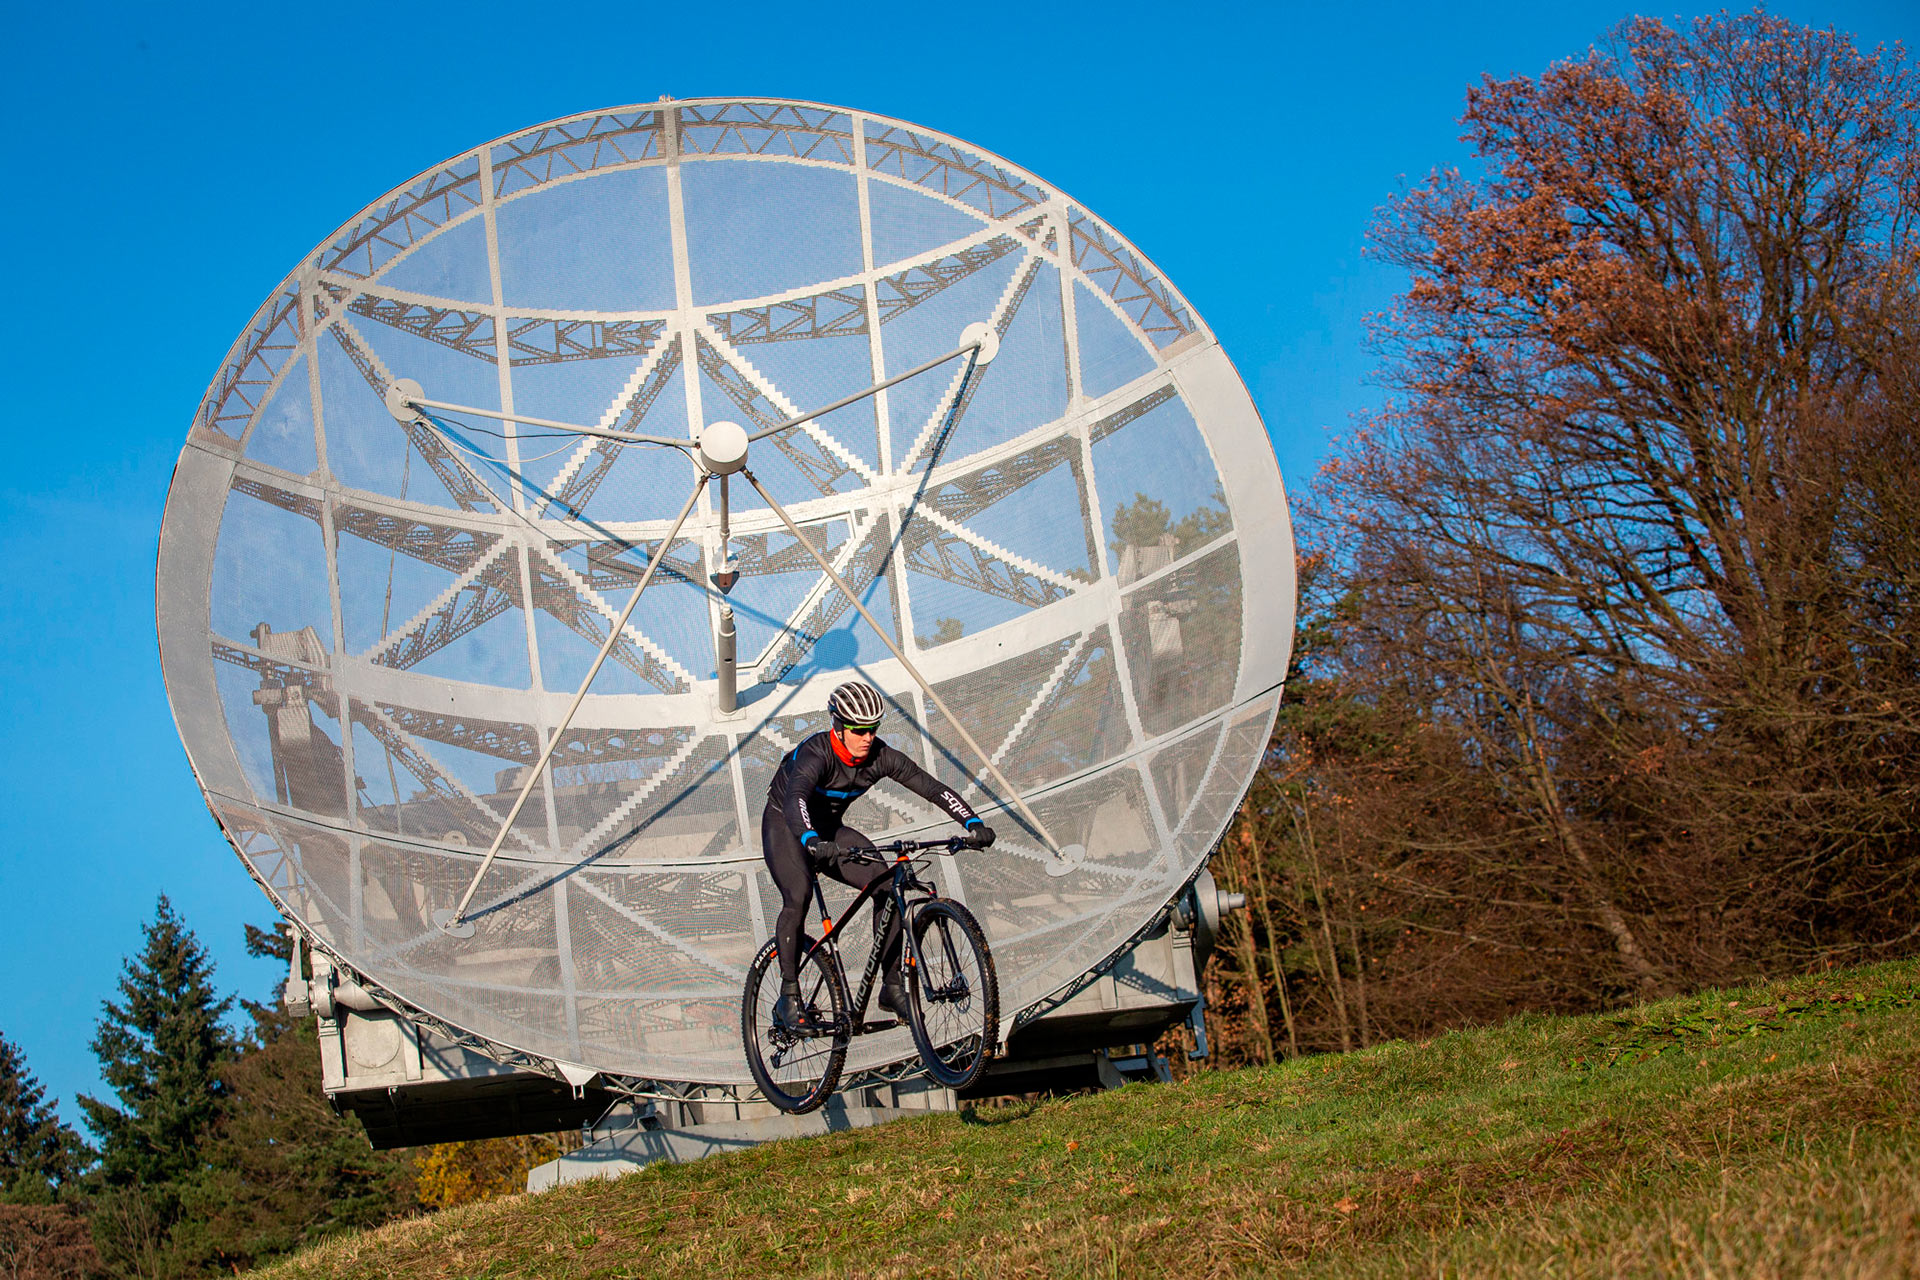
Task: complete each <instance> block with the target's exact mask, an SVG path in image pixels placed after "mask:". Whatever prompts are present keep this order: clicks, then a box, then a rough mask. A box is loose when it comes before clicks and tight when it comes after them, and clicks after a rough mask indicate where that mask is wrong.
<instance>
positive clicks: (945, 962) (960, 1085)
mask: <svg viewBox="0 0 1920 1280" xmlns="http://www.w3.org/2000/svg"><path fill="white" fill-rule="evenodd" d="M913 937H914V944H915V945H914V952H915V954H916V955H917V956H918V957H919V961H918V963H916V964H915V965H914V966H913V967H912V969H911V972H910V974H909V976H908V980H907V1010H908V1015H909V1016H908V1019H907V1020H908V1023H909V1025H910V1026H911V1027H912V1029H913V1047H914V1048H915V1049H918V1050H919V1051H920V1059H921V1061H922V1062H924V1063H925V1064H926V1068H927V1074H928V1075H930V1076H932V1077H933V1078H934V1079H935V1080H936V1081H938V1082H939V1083H940V1084H943V1085H945V1086H946V1087H947V1088H949V1089H964V1088H966V1087H967V1086H968V1085H971V1084H972V1083H973V1082H974V1081H976V1080H978V1079H979V1078H980V1074H981V1072H983V1071H985V1070H986V1069H987V1061H988V1059H990V1058H991V1057H993V1052H994V1050H995V1048H996V1047H998V1045H999V1043H1000V982H999V978H998V977H997V976H996V975H995V973H994V969H993V953H992V952H991V951H989V950H988V949H987V935H986V931H985V930H983V929H982V928H981V927H980V922H979V921H978V920H975V919H974V918H973V913H972V912H971V911H968V910H967V909H966V908H965V907H963V906H961V905H960V904H959V903H957V902H953V901H951V900H949V899H946V898H937V899H935V900H933V901H931V902H926V903H922V904H921V905H920V906H919V907H918V909H917V910H915V912H914V914H913Z"/></svg>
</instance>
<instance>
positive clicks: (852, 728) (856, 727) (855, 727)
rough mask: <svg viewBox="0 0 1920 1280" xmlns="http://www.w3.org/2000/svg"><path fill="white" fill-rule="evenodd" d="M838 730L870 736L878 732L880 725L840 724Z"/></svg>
mask: <svg viewBox="0 0 1920 1280" xmlns="http://www.w3.org/2000/svg"><path fill="white" fill-rule="evenodd" d="M840 731H841V732H842V733H851V734H854V735H855V736H857V737H861V738H871V737H872V736H873V735H874V734H876V733H878V732H880V726H879V725H877V724H848V725H842V726H840Z"/></svg>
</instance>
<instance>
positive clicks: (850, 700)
mask: <svg viewBox="0 0 1920 1280" xmlns="http://www.w3.org/2000/svg"><path fill="white" fill-rule="evenodd" d="M827 710H829V711H831V712H832V713H833V721H834V723H835V724H836V725H843V724H857V725H870V724H871V725H877V724H879V723H880V721H881V720H882V719H883V718H885V716H886V714H887V704H886V703H885V702H883V701H881V699H880V691H879V690H878V689H875V688H874V687H873V686H872V685H870V684H862V683H861V682H860V681H858V680H849V681H847V682H846V683H845V684H843V685H841V686H840V687H839V688H838V689H835V690H834V691H833V693H832V695H831V696H830V697H828V699H827Z"/></svg>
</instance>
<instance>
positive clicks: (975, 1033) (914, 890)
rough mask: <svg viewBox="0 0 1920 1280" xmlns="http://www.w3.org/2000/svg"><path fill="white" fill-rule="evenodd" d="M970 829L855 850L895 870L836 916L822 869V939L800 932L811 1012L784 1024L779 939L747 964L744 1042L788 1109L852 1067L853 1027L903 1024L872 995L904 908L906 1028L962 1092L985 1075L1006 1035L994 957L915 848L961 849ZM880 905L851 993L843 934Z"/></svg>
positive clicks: (933, 1066) (942, 1077)
mask: <svg viewBox="0 0 1920 1280" xmlns="http://www.w3.org/2000/svg"><path fill="white" fill-rule="evenodd" d="M965 845H966V842H965V840H964V839H963V838H962V837H959V836H954V837H951V838H949V839H945V840H900V841H896V842H894V843H893V844H887V845H876V846H874V847H873V848H872V849H867V850H859V851H856V853H855V856H856V857H866V858H870V859H871V860H872V861H875V862H886V861H888V858H889V855H890V856H891V870H892V874H891V875H883V876H877V877H875V879H874V881H873V883H871V884H869V885H868V886H867V887H866V888H864V889H862V890H861V891H860V893H859V896H857V897H856V898H854V900H853V903H852V905H851V906H849V907H848V908H847V909H846V911H845V912H843V913H842V914H841V916H840V921H839V923H838V924H835V923H834V920H833V918H832V916H830V915H828V913H827V900H826V896H825V895H824V894H823V893H821V891H820V882H819V879H818V878H817V877H816V878H815V880H814V885H813V897H814V901H815V903H817V904H818V906H819V908H820V936H819V938H818V939H815V938H814V937H813V936H812V935H810V934H803V935H802V936H801V938H800V994H801V998H802V1008H803V1010H804V1013H803V1015H802V1017H801V1018H799V1019H797V1020H796V1025H793V1026H783V1025H776V1023H775V1019H774V1016H773V1007H774V1003H775V1002H776V1001H777V1000H778V999H779V998H780V965H779V961H778V958H777V957H776V955H775V951H774V943H773V941H772V940H771V939H769V940H768V941H767V944H766V945H765V946H763V947H761V948H760V953H759V954H758V955H756V956H755V957H754V959H753V966H752V968H750V969H749V970H748V971H747V985H746V990H745V992H744V993H743V995H742V997H741V1002H740V1036H741V1039H742V1040H744V1041H745V1042H746V1049H747V1066H748V1068H749V1069H750V1070H751V1071H752V1072H753V1079H754V1082H755V1083H756V1084H758V1085H759V1086H760V1092H761V1093H762V1094H763V1095H764V1096H765V1097H766V1099H767V1101H769V1102H771V1103H772V1104H773V1105H774V1106H776V1107H778V1108H780V1110H782V1111H786V1112H790V1113H792V1114H794V1115H801V1114H804V1113H806V1112H808V1111H812V1110H815V1109H816V1108H818V1107H820V1106H821V1105H822V1104H824V1103H825V1102H826V1100H827V1099H828V1098H830V1097H832V1096H833V1091H834V1087H835V1086H836V1085H838V1084H839V1083H840V1070H841V1068H842V1067H843V1066H845V1065H846V1060H847V1045H848V1044H849V1043H850V1042H851V1041H852V1039H853V1037H854V1036H861V1035H870V1034H872V1033H874V1032H879V1031H886V1030H890V1029H892V1028H893V1027H897V1026H899V1025H900V1024H899V1022H898V1021H897V1020H895V1019H892V1018H888V1019H884V1020H881V1021H875V1022H868V1021H866V1020H865V1018H866V1010H867V1000H868V998H869V997H871V996H872V995H873V992H874V987H875V980H876V978H877V977H878V975H879V972H880V951H881V948H880V946H879V945H878V939H879V938H880V937H881V936H883V933H884V930H885V929H886V927H887V925H888V923H889V920H890V917H889V916H885V915H881V914H880V913H881V912H883V911H887V912H898V913H899V916H900V918H901V919H902V920H904V921H906V928H905V929H904V930H903V931H902V944H903V945H902V954H901V961H900V963H901V967H902V970H903V972H904V976H905V978H906V988H907V1025H908V1026H909V1028H910V1029H911V1030H912V1032H913V1045H914V1048H915V1049H917V1050H918V1051H919V1053H920V1059H921V1061H922V1062H923V1063H924V1064H925V1065H926V1069H927V1074H928V1075H929V1076H931V1077H933V1079H934V1080H936V1081H938V1082H939V1083H940V1084H943V1085H945V1086H946V1087H947V1088H949V1089H964V1088H966V1087H967V1086H968V1085H970V1084H972V1083H973V1082H974V1081H976V1080H978V1079H979V1078H980V1073H981V1072H982V1071H984V1070H986V1066H987V1060H988V1059H989V1058H991V1057H992V1056H993V1052H994V1049H995V1048H996V1047H997V1046H998V1044H999V1036H1000V984H999V981H998V979H997V978H995V976H994V972H993V954H992V952H990V951H989V950H988V949H987V935H986V932H985V930H983V929H981V927H980V922H979V921H978V920H976V919H974V917H973V913H972V912H970V911H968V910H967V909H966V908H965V907H964V906H962V905H961V904H960V903H958V902H955V901H954V900H953V899H951V898H943V897H941V896H940V893H939V891H938V890H936V889H935V888H934V887H933V886H932V885H930V884H928V883H927V882H926V881H924V880H922V879H920V877H919V874H918V873H919V872H922V871H925V870H926V869H927V867H928V866H929V865H931V864H930V863H928V862H926V861H924V860H916V859H915V857H914V855H915V854H918V853H940V852H944V853H947V854H953V853H957V852H958V851H959V850H960V849H962V848H964V847H965ZM869 901H871V902H872V903H873V911H874V917H875V919H874V925H875V933H874V938H875V945H874V948H873V954H871V955H869V956H868V957H867V967H866V972H865V973H864V974H863V975H862V976H861V979H860V995H859V998H858V999H850V998H849V997H848V994H847V975H846V968H845V966H844V965H843V964H842V963H841V958H840V935H841V934H843V933H845V932H846V930H847V925H848V923H849V922H851V921H852V920H853V918H854V916H855V915H857V914H858V913H859V911H860V908H861V907H862V906H865V905H866V904H867V903H868V902H869Z"/></svg>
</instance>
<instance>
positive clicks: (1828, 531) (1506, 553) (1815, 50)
mask: <svg viewBox="0 0 1920 1280" xmlns="http://www.w3.org/2000/svg"><path fill="white" fill-rule="evenodd" d="M1463 124H1464V126H1465V131H1466V139H1467V141H1468V142H1469V143H1470V144H1471V145H1472V146H1473V148H1474V150H1475V152H1476V155H1477V157H1478V160H1479V166H1478V168H1477V170H1476V172H1474V173H1472V174H1466V173H1460V172H1452V171H1449V172H1442V173H1437V174H1435V175H1434V176H1433V177H1431V178H1430V179H1428V180H1427V181H1426V182H1424V183H1422V184H1421V185H1419V186H1417V187H1415V188H1413V189H1412V190H1410V191H1408V192H1406V193H1405V194H1403V195H1402V196H1401V197H1400V198H1399V199H1397V200H1395V201H1394V202H1393V203H1392V204H1391V205H1390V206H1389V207H1388V208H1387V209H1386V210H1385V211H1384V212H1383V214H1382V216H1381V218H1380V221H1379V224H1378V226H1377V227H1376V229H1375V242H1376V244H1377V246H1378V249H1379V251H1380V253H1381V254H1382V255H1383V256H1384V257H1385V258H1387V259H1388V260H1389V261H1392V262H1394V263H1395V264H1397V265H1399V266H1400V267H1402V268H1403V269H1404V270H1405V271H1406V272H1407V274H1408V277H1409V279H1410V286H1409V288H1408V290H1407V292H1406V294H1405V295H1404V296H1403V297H1402V298H1401V299H1400V301H1399V304H1398V306H1397V307H1396V309H1395V310H1394V311H1393V312H1392V313H1391V314H1389V315H1386V316H1383V317H1381V318H1380V319H1379V322H1378V335H1377V336H1378V340H1379V343H1380V347H1381V350H1382V352H1383V354H1384V356H1385V358H1386V369H1385V373H1386V377H1387V379H1388V382H1389V384H1390V386H1391V387H1392V389H1393V392H1394V396H1393V399H1392V400H1391V402H1390V403H1389V405H1388V407H1387V408H1386V409H1385V410H1383V411H1382V412H1380V413H1378V414H1376V415H1374V416H1373V417H1372V418H1371V419H1370V420H1368V421H1366V422H1365V423H1364V424H1362V426H1361V428H1360V430H1358V431H1357V432H1356V433H1355V434H1354V435H1353V436H1352V438H1350V439H1349V440H1348V441H1346V442H1345V444H1344V445H1343V446H1342V447H1341V448H1340V449H1339V450H1338V451H1337V453H1336V456H1335V457H1334V459H1333V461H1332V462H1331V463H1330V464H1329V465H1328V467H1327V469H1326V471H1325V473H1324V474H1323V476H1322V477H1321V480H1320V483H1319V484H1318V485H1317V486H1316V488H1315V491H1314V493H1313V494H1312V496H1311V497H1310V499H1309V500H1308V501H1307V503H1306V504H1304V509H1303V510H1302V512H1301V517H1302V519H1301V525H1302V531H1303V533H1304V535H1305V536H1304V537H1303V545H1306V546H1308V547H1309V548H1311V554H1309V556H1308V557H1307V558H1306V560H1305V561H1304V562H1303V579H1304V587H1303V597H1304V598H1303V601H1302V604H1303V608H1302V618H1303V623H1302V628H1301V634H1300V639H1299V645H1298V648H1299V652H1298V654H1297V655H1296V666H1297V670H1296V672H1295V674H1294V679H1293V680H1292V681H1291V683H1290V687H1289V694H1288V702H1287V705H1286V708H1285V710H1284V711H1283V715H1282V720H1281V723H1280V725H1279V727H1278V730H1277V734H1276V738H1275V741H1274V744H1273V753H1272V757H1271V766H1270V768H1268V769H1267V770H1265V771H1264V772H1263V773H1262V775H1261V777H1260V778H1259V779H1258V780H1257V781H1256V784H1255V786H1254V789H1253V792H1252V793H1251V794H1250V796H1249V798H1248V801H1247V804H1246V806H1245V808H1244V809H1243V811H1242V813H1241V815H1240V818H1239V819H1238V820H1237V822H1236V825H1235V826H1234V828H1233V829H1232V830H1231V831H1230V833H1229V836H1228V839H1227V840H1226V842H1225V845H1224V846H1223V848H1222V850H1221V852H1220V854H1219V855H1218V856H1217V857H1216V859H1215V864H1214V865H1215V872H1216V874H1217V875H1218V876H1219V877H1220V878H1221V879H1222V880H1223V881H1226V882H1228V883H1229V884H1230V885H1231V887H1233V888H1235V889H1240V890H1244V891H1246V892H1247V893H1248V894H1249V896H1250V898H1251V899H1252V907H1251V909H1250V910H1249V912H1248V913H1246V914H1245V915H1243V916H1241V917H1239V918H1238V919H1236V920H1235V921H1234V922H1233V923H1232V924H1231V926H1230V929H1229V936H1228V938H1227V940H1226V942H1225V944H1224V945H1223V947H1222V950H1221V959H1220V960H1219V961H1217V962H1216V963H1217V964H1218V965H1219V971H1218V972H1217V973H1216V975H1215V977H1214V979H1213V980H1214V982H1215V983H1216V985H1217V986H1219V987H1220V988H1221V990H1220V991H1218V993H1217V994H1219V995H1220V996H1221V997H1222V1000H1221V1003H1220V1004H1219V1005H1218V1006H1216V1010H1217V1017H1216V1021H1217V1022H1218V1023H1219V1024H1220V1026H1221V1031H1220V1032H1219V1033H1217V1034H1216V1039H1217V1040H1218V1042H1219V1048H1220V1049H1221V1051H1222V1057H1223V1059H1224V1060H1226V1061H1229V1062H1231V1061H1237V1060H1261V1059H1265V1058H1270V1057H1272V1056H1274V1055H1275V1054H1277V1053H1285V1052H1289V1051H1296V1050H1303V1049H1318V1048H1340V1047H1345V1046H1347V1045H1357V1044H1364V1043H1367V1042H1369V1041H1371V1040H1373V1039H1376V1038H1379V1037H1381V1036H1386V1035H1421V1034H1426V1033H1428V1032H1429V1031H1431V1030H1433V1029H1435V1028H1438V1027H1442V1026H1446V1025H1450V1024H1456V1023H1460V1022H1464V1021H1476V1020H1481V1019H1485V1018H1490V1017H1495V1016H1498V1015H1500V1014H1503V1013H1506V1012H1510V1011H1512V1010H1514V1009H1516V1008H1540V1009H1575V1008H1584V1007H1592V1006H1594V1005H1596V1004H1599V1003H1604V1002H1606V1001H1609V1000H1612V999H1615V998H1624V997H1629V996H1639V995H1650V994H1658V993H1661V992H1666V991H1673V990H1678V989H1681V988H1684V987H1688V986H1692V985H1697V984H1700V983H1703V982H1710V981H1719V980H1725V979H1729V978H1733V977H1736V976H1743V975H1749V974H1752V973H1755V972H1765V971H1769V970H1780V969H1786V968H1801V967H1806V966H1810V965H1821V964H1828V963H1835V962H1854V961H1860V960H1866V959H1872V958H1877V957H1886V956H1891V955H1894V954H1902V953H1909V952H1911V951H1912V950H1914V949H1915V946H1916V939H1920V895H1916V894H1915V892H1914V889H1915V878H1916V876H1917V875H1920V840H1917V839H1916V826H1917V824H1920V806H1917V804H1916V800H1917V799H1920V793H1917V792H1916V784H1915V781H1914V780H1915V779H1916V778H1920V660H1917V659H1920V654H1916V649H1915V643H1916V639H1917V638H1920V626H1917V625H1916V624H1917V623H1920V465H1917V464H1920V445H1917V444H1916V441H1915V430H1914V428H1915V424H1916V420H1917V419H1920V372H1917V369H1920V365H1917V363H1916V357H1920V329H1916V325H1915V319H1916V305H1917V304H1920V297H1917V296H1916V278H1915V268H1916V263H1920V238H1917V237H1916V229H1915V219H1916V215H1920V80H1917V78H1916V76H1915V75H1914V73H1913V71H1912V69H1911V68H1910V67H1909V66H1908V65H1907V63H1906V62H1905V60H1904V57H1903V56H1902V55H1901V54H1900V53H1899V52H1898V51H1897V50H1896V51H1891V52H1889V51H1884V50H1882V51H1875V52H1863V51H1861V50H1859V49H1857V48H1855V47H1854V45H1853V44H1852V43H1851V41H1849V40H1848V39H1847V38H1846V37H1845V36H1843V35H1840V34H1837V33H1834V32H1822V31H1812V30H1807V29H1804V28H1797V27H1794V26H1792V25H1790V24H1788V23H1786V22H1784V21H1780V20H1777V19H1774V18H1771V17H1768V16H1766V15H1764V14H1762V13H1753V14H1748V15H1742V16H1725V15H1723V16H1720V17H1716V18H1710V19H1704V20H1702V21H1700V22H1697V23H1695V24H1694V25H1693V26H1691V27H1690V28H1689V29H1686V30H1683V31H1682V30H1674V29H1672V28H1670V27H1668V26H1666V25H1665V24H1662V23H1660V22H1657V21H1652V20H1636V21H1633V22H1630V23H1628V24H1626V25H1625V26H1623V27H1622V28H1620V29H1619V30H1618V31H1617V32H1616V33H1615V35H1614V37H1613V39H1612V41H1611V42H1610V43H1609V44H1608V45H1607V46H1605V47H1603V48H1601V49H1597V50H1595V51H1594V52H1592V53H1591V54H1590V55H1589V56H1587V57H1585V58H1582V59H1579V60H1576V61H1572V62H1568V63H1564V64H1561V65H1559V66H1556V67H1554V68H1552V69H1550V70H1549V71H1548V72H1547V73H1546V74H1544V75H1542V76H1540V77H1538V78H1520V79H1516V80H1509V81H1494V80H1488V81H1487V82H1485V83H1483V84H1481V85H1479V86H1477V87H1476V88H1474V89H1473V90H1472V91H1471V92H1470V93H1469V95H1468V99H1467V110H1466V114H1465V116H1464V118H1463Z"/></svg>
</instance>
